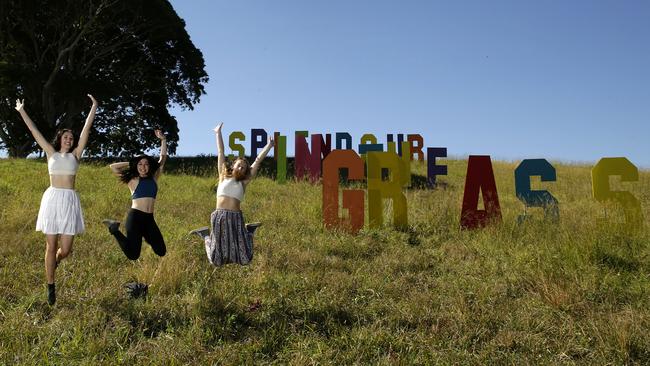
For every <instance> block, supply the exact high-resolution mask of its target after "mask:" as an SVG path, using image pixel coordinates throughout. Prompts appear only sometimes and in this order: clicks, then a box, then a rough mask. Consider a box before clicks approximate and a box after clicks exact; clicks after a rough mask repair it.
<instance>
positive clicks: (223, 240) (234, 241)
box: [191, 123, 273, 266]
mask: <svg viewBox="0 0 650 366" xmlns="http://www.w3.org/2000/svg"><path fill="white" fill-rule="evenodd" d="M222 127H223V123H221V124H219V126H217V127H216V128H215V129H214V132H215V133H216V139H217V149H218V153H219V156H218V168H219V186H218V187H217V209H216V210H215V211H214V212H212V215H211V216H210V224H211V226H212V230H211V231H210V229H209V228H208V227H203V228H200V229H196V230H193V231H191V233H192V234H197V235H198V236H199V237H201V239H203V241H204V242H205V251H206V254H207V255H208V260H209V261H210V263H212V264H213V265H215V266H220V265H223V264H227V263H238V264H242V265H243V264H248V263H250V261H251V260H252V259H253V234H254V233H255V229H257V227H258V226H259V225H260V224H259V223H252V224H244V215H243V214H242V211H241V208H240V205H241V201H242V200H243V199H244V191H245V189H246V186H247V185H248V183H250V182H251V181H252V180H253V178H255V176H256V175H257V171H258V170H259V168H260V164H261V163H262V161H263V160H264V158H265V157H266V154H268V152H269V150H270V149H271V147H273V139H272V138H271V137H270V136H269V139H268V142H267V144H266V146H264V149H263V150H262V152H261V153H260V154H259V155H258V156H257V158H256V159H255V162H253V164H252V165H248V162H247V161H246V159H242V158H238V159H236V160H235V162H234V163H233V164H232V166H231V167H230V168H228V167H227V166H226V158H225V155H224V147H223V138H222V136H221V128H222Z"/></svg>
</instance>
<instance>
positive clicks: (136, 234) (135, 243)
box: [111, 208, 167, 260]
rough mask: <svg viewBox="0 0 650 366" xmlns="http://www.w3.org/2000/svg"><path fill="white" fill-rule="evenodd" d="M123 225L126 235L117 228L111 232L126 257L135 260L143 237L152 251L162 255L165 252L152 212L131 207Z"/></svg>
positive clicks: (163, 241)
mask: <svg viewBox="0 0 650 366" xmlns="http://www.w3.org/2000/svg"><path fill="white" fill-rule="evenodd" d="M125 227H126V236H124V234H122V233H121V232H120V231H119V230H115V231H112V232H111V234H113V236H114V237H115V239H117V242H118V243H119V244H120V248H122V251H123V252H124V254H126V257H127V258H129V259H131V260H136V259H138V258H139V257H140V250H141V248H142V238H143V237H144V240H146V241H147V243H149V245H151V249H153V252H154V253H156V254H158V255H159V256H161V257H162V256H163V255H165V253H166V252H167V248H165V240H164V239H163V237H162V234H161V233H160V229H158V225H156V221H154V219H153V213H146V212H143V211H140V210H136V209H134V208H132V209H130V210H129V214H128V215H127V216H126V225H125Z"/></svg>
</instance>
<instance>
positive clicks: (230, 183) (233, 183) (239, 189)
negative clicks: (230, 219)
mask: <svg viewBox="0 0 650 366" xmlns="http://www.w3.org/2000/svg"><path fill="white" fill-rule="evenodd" d="M219 196H226V197H232V198H236V199H238V200H239V201H242V200H243V199H244V184H243V183H242V182H241V181H238V180H237V179H235V178H226V179H224V180H222V181H221V183H219V186H218V187H217V197H219Z"/></svg>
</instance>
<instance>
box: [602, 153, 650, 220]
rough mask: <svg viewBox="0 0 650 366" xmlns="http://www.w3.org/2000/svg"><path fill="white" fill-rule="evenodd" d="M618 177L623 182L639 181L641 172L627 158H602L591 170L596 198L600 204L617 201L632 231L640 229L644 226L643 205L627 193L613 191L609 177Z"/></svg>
mask: <svg viewBox="0 0 650 366" xmlns="http://www.w3.org/2000/svg"><path fill="white" fill-rule="evenodd" d="M612 175H618V176H620V177H621V181H622V182H636V181H638V180H639V170H638V169H637V167H636V166H634V164H632V163H631V162H630V161H629V160H627V158H602V159H600V161H599V162H598V164H596V166H594V167H593V169H592V170H591V181H592V183H591V184H592V190H593V195H594V198H595V199H596V200H597V201H599V202H606V201H617V202H618V203H619V204H620V205H621V206H623V210H624V212H625V223H626V224H627V226H628V227H629V228H630V229H640V228H641V226H642V225H643V212H642V211H641V203H640V202H639V200H638V199H637V198H636V197H634V195H633V194H632V193H630V192H627V191H612V190H611V189H610V186H609V177H610V176H612Z"/></svg>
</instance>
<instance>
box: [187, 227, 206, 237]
mask: <svg viewBox="0 0 650 366" xmlns="http://www.w3.org/2000/svg"><path fill="white" fill-rule="evenodd" d="M192 234H196V235H198V236H199V237H200V238H201V240H205V238H207V237H208V236H210V228H208V227H207V226H204V227H200V228H198V229H195V230H192V231H190V233H189V235H192Z"/></svg>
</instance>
